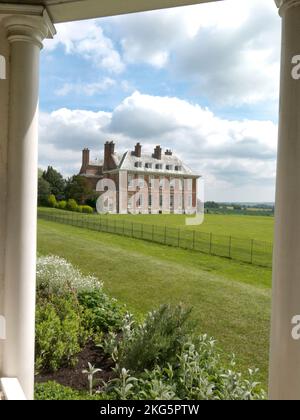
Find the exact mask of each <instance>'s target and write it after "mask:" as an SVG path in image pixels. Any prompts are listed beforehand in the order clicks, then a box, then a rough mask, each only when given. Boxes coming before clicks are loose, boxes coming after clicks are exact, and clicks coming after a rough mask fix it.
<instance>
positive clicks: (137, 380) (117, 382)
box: [103, 335, 266, 400]
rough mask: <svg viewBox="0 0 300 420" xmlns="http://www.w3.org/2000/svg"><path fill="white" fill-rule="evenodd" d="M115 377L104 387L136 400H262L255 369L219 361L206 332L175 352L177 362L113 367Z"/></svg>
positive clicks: (263, 393)
mask: <svg viewBox="0 0 300 420" xmlns="http://www.w3.org/2000/svg"><path fill="white" fill-rule="evenodd" d="M116 372H118V377H117V378H115V379H113V380H111V381H109V382H108V383H107V384H105V387H104V388H103V392H104V393H108V395H110V396H111V398H115V399H128V400H129V399H137V400H263V399H265V398H266V395H265V392H264V391H263V390H262V389H261V387H260V384H259V382H257V381H256V380H255V376H256V374H257V372H258V371H257V370H251V369H249V372H248V375H245V377H243V375H242V374H241V373H238V372H236V371H235V361H234V359H233V360H232V362H231V365H230V366H229V368H226V367H224V366H223V364H222V363H221V356H220V354H219V353H218V351H217V350H216V347H215V341H214V340H213V339H211V338H209V337H208V336H207V335H203V336H200V337H198V338H197V339H196V340H191V339H190V340H189V341H187V342H186V343H185V345H184V346H183V348H182V350H181V352H180V353H179V354H178V355H177V361H176V362H174V363H167V364H165V365H156V366H155V367H154V368H153V369H151V370H145V371H144V372H142V373H141V374H139V375H137V376H135V375H131V373H130V371H129V370H127V369H124V368H121V367H119V366H117V367H116Z"/></svg>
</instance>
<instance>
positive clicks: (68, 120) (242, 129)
mask: <svg viewBox="0 0 300 420" xmlns="http://www.w3.org/2000/svg"><path fill="white" fill-rule="evenodd" d="M241 3H246V4H241ZM279 55H280V18H279V17H278V15H277V10H276V7H275V6H274V3H273V1H272V0H252V1H249V2H241V1H240V0H227V1H226V2H224V3H223V2H222V3H215V4H207V5H196V6H189V7H184V8H176V9H169V10H164V11H155V12H148V13H139V14H133V15H127V16H117V17H111V18H105V19H98V20H92V21H84V22H74V23H69V24H61V25H57V35H56V37H55V39H54V40H49V41H48V40H47V41H46V43H45V48H44V50H43V52H42V58H41V98H40V108H41V119H40V120H41V122H40V165H41V166H42V167H45V166H47V165H48V164H51V165H53V166H55V167H57V168H58V169H59V170H61V171H62V172H63V173H64V174H65V175H71V174H73V173H76V172H78V170H79V168H80V160H81V149H82V148H84V147H90V149H91V150H92V154H93V155H94V156H96V155H97V156H98V155H101V152H102V148H103V142H104V141H105V140H107V139H108V138H109V139H114V140H115V142H116V144H117V149H118V150H120V151H123V150H125V149H127V148H131V147H133V145H134V144H135V142H136V141H140V142H141V143H142V144H143V146H144V149H146V150H150V149H151V148H152V147H153V146H154V145H155V144H162V146H163V147H166V148H172V149H173V150H174V152H175V153H176V154H178V155H179V156H180V157H182V159H184V160H185V161H186V162H187V163H188V164H189V165H190V166H191V167H192V168H193V169H194V170H195V171H196V172H198V173H200V174H202V175H203V176H204V178H205V190H206V191H205V197H206V199H209V200H217V201H224V200H226V201H273V200H274V181H275V166H276V144H277V115H278V85H279Z"/></svg>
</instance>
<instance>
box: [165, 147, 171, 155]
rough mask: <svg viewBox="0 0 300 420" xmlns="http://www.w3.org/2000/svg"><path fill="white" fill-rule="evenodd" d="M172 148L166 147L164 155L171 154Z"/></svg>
mask: <svg viewBox="0 0 300 420" xmlns="http://www.w3.org/2000/svg"><path fill="white" fill-rule="evenodd" d="M172 154H173V153H172V150H171V149H167V150H166V151H165V155H166V156H172Z"/></svg>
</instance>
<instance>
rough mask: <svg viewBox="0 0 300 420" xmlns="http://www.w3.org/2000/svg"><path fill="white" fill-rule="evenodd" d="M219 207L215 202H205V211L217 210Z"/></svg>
mask: <svg viewBox="0 0 300 420" xmlns="http://www.w3.org/2000/svg"><path fill="white" fill-rule="evenodd" d="M219 207H220V206H219V204H218V203H216V202H215V201H206V203H205V208H206V209H218V208H219Z"/></svg>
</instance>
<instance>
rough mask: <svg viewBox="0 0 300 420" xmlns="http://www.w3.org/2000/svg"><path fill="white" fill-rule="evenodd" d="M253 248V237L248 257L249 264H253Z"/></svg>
mask: <svg viewBox="0 0 300 420" xmlns="http://www.w3.org/2000/svg"><path fill="white" fill-rule="evenodd" d="M253 248H254V239H251V259H250V262H251V264H253Z"/></svg>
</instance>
